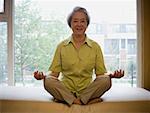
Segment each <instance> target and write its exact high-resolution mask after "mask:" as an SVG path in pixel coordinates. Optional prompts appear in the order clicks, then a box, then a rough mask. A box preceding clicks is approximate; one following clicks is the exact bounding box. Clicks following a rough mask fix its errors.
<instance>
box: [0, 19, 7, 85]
mask: <svg viewBox="0 0 150 113" xmlns="http://www.w3.org/2000/svg"><path fill="white" fill-rule="evenodd" d="M0 48H1V49H0V84H3V85H6V84H7V79H8V70H7V64H8V63H7V23H6V22H0Z"/></svg>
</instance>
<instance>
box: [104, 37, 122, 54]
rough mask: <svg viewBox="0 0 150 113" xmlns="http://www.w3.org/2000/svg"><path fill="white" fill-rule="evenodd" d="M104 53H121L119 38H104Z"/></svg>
mask: <svg viewBox="0 0 150 113" xmlns="http://www.w3.org/2000/svg"><path fill="white" fill-rule="evenodd" d="M104 54H112V55H113V54H114V55H117V54H119V39H104Z"/></svg>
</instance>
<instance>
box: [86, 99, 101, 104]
mask: <svg viewBox="0 0 150 113" xmlns="http://www.w3.org/2000/svg"><path fill="white" fill-rule="evenodd" d="M102 101H103V100H102V99H101V98H94V99H92V100H90V101H89V102H88V104H93V103H97V102H102Z"/></svg>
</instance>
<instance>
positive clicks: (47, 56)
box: [14, 0, 67, 82]
mask: <svg viewBox="0 0 150 113" xmlns="http://www.w3.org/2000/svg"><path fill="white" fill-rule="evenodd" d="M31 4H33V3H31V1H30V0H22V1H21V2H20V3H19V4H17V6H16V7H15V25H14V31H15V34H14V38H15V41H14V45H15V76H16V78H19V80H21V81H22V82H23V76H24V75H28V74H29V75H31V74H32V73H33V71H34V70H36V69H38V70H39V71H47V70H48V67H49V65H50V63H51V61H52V57H53V54H54V51H55V49H56V46H57V44H58V43H59V42H60V40H62V36H64V34H66V32H67V30H66V29H67V28H66V26H65V25H64V24H63V23H62V22H61V21H60V20H58V19H57V18H55V19H54V18H53V17H51V18H50V19H49V20H46V21H45V20H42V17H41V16H40V14H39V11H38V9H37V8H36V4H35V7H31ZM52 16H53V15H52ZM16 80H17V79H16ZM19 80H17V81H19Z"/></svg>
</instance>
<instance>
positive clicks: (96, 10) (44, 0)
mask: <svg viewBox="0 0 150 113" xmlns="http://www.w3.org/2000/svg"><path fill="white" fill-rule="evenodd" d="M75 6H82V7H85V8H86V9H87V10H88V11H89V14H90V17H91V22H90V25H89V26H88V29H87V32H86V33H87V35H88V36H89V37H90V38H91V39H93V40H95V41H96V42H98V43H99V44H100V45H101V47H102V50H103V52H104V59H105V63H106V67H107V70H108V71H114V70H116V69H118V68H122V69H124V70H125V72H128V69H129V67H130V66H129V63H128V62H129V58H130V64H131V65H132V64H134V61H136V52H135V51H136V49H137V48H136V46H134V44H135V43H137V42H136V0H127V1H126V0H122V1H116V0H114V1H113V0H112V1H111V2H110V1H109V2H108V1H105V0H101V1H96V0H91V1H90V0H89V1H84V0H83V1H82V0H81V1H80V2H79V1H72V0H71V1H70V0H64V1H63V0H58V1H54V0H53V1H52V0H15V19H14V20H15V21H14V24H15V25H14V29H15V33H14V39H15V41H14V45H15V84H16V85H33V86H34V85H35V86H37V85H38V84H39V85H40V84H41V83H42V82H39V81H36V80H35V79H34V78H33V75H32V74H33V72H34V71H35V70H40V71H47V70H48V67H49V65H50V64H51V61H52V58H53V55H54V52H55V49H56V46H57V44H58V43H59V42H60V41H61V40H63V39H66V38H68V36H69V35H70V34H71V30H70V28H69V27H68V25H67V22H66V19H67V16H68V14H69V13H70V11H71V10H72V8H73V7H75ZM108 6H109V7H108ZM56 7H57V8H56ZM64 7H65V8H64ZM122 14H123V15H122ZM129 23H130V24H129ZM129 39H130V40H129ZM133 39H134V42H133V41H131V40H133ZM133 43H134V44H133ZM130 46H134V47H133V48H132V50H129V48H130ZM131 53H132V55H131ZM134 65H136V64H134ZM134 71H136V66H135V70H134ZM129 72H130V73H131V71H129ZM135 75H136V74H135ZM113 82H114V83H116V84H117V83H119V84H121V83H124V84H125V85H128V86H132V85H131V84H132V83H131V78H130V77H128V76H125V77H124V78H122V79H121V80H118V81H117V80H113ZM134 84H135V82H134Z"/></svg>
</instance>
